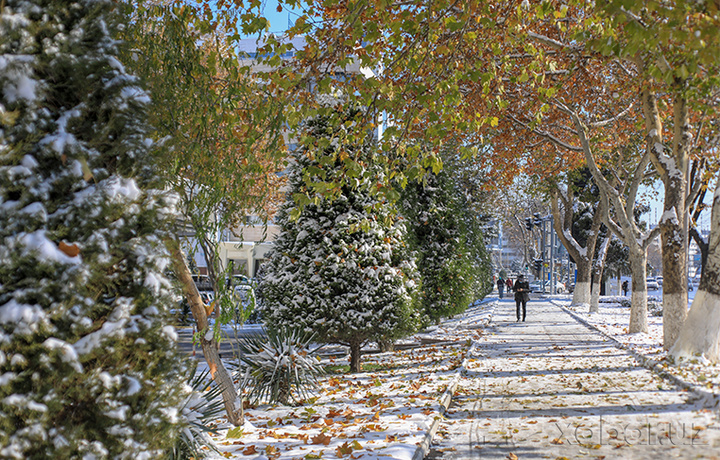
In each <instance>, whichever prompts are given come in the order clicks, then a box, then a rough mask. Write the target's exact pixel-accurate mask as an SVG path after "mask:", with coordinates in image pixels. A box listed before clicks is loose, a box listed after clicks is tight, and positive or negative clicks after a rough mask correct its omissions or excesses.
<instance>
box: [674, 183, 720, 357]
mask: <svg viewBox="0 0 720 460" xmlns="http://www.w3.org/2000/svg"><path fill="white" fill-rule="evenodd" d="M710 222H711V223H710V241H709V243H708V258H707V262H706V264H705V268H704V269H703V272H702V278H701V279H700V286H699V287H698V292H697V293H696V294H695V299H694V300H693V303H692V308H690V313H689V314H688V317H687V319H686V320H685V322H684V323H683V325H682V328H681V329H680V333H679V334H678V338H677V341H676V342H675V344H674V345H673V347H672V348H671V349H670V355H671V356H673V357H674V358H692V357H695V356H704V357H705V358H706V359H707V360H708V361H710V362H711V363H713V364H717V363H718V362H720V181H719V182H718V186H717V188H716V190H715V197H714V200H713V209H712V218H711V221H710Z"/></svg>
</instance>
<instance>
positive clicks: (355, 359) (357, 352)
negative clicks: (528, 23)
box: [350, 342, 362, 372]
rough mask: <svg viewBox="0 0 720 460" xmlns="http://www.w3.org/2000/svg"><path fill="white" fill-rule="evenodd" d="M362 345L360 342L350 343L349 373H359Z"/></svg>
mask: <svg viewBox="0 0 720 460" xmlns="http://www.w3.org/2000/svg"><path fill="white" fill-rule="evenodd" d="M361 346H362V344H361V343H360V342H351V343H350V372H360V371H361V369H362V368H361V366H360V356H361V354H362V349H361Z"/></svg>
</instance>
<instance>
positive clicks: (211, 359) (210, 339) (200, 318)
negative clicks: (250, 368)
mask: <svg viewBox="0 0 720 460" xmlns="http://www.w3.org/2000/svg"><path fill="white" fill-rule="evenodd" d="M167 245H168V247H169V249H170V255H171V257H172V262H173V270H174V271H175V275H176V276H177V277H178V280H179V281H180V284H181V285H182V290H183V294H184V295H185V297H186V298H187V301H188V303H189V304H190V309H191V310H192V314H193V317H194V318H195V321H196V323H197V328H198V331H201V332H202V337H201V338H200V346H201V347H202V351H203V355H204V356H205V360H206V361H207V363H208V366H209V367H210V375H211V376H212V378H213V380H215V382H216V383H217V384H218V386H219V387H220V388H221V390H222V396H223V402H224V403H225V411H226V412H227V417H228V421H229V422H230V423H232V424H233V425H235V426H240V425H242V424H243V422H244V419H245V414H244V411H243V404H242V401H241V400H240V398H238V393H237V390H236V388H235V383H234V382H233V379H232V377H231V376H230V373H229V372H228V371H227V369H225V365H224V364H223V362H222V359H220V354H219V353H218V347H217V342H216V340H215V335H214V334H213V331H212V330H211V329H210V327H209V324H208V320H207V315H206V313H205V306H204V305H203V302H202V299H200V293H199V292H198V290H197V287H196V286H195V283H194V282H193V280H192V274H191V273H190V269H189V268H188V266H187V263H186V262H185V257H183V254H182V251H181V250H180V245H179V244H178V242H177V241H168V243H167Z"/></svg>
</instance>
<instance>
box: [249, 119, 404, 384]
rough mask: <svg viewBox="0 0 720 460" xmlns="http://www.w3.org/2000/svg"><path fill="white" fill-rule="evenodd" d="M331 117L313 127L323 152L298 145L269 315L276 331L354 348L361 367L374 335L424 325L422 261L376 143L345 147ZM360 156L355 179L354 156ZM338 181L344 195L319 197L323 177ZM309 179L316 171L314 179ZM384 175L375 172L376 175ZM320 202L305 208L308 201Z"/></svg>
mask: <svg viewBox="0 0 720 460" xmlns="http://www.w3.org/2000/svg"><path fill="white" fill-rule="evenodd" d="M347 126H351V123H347V124H345V125H343V126H342V127H337V128H333V127H328V126H326V124H325V122H324V121H323V120H322V119H318V120H313V121H310V122H309V123H308V135H309V136H313V137H315V138H316V139H318V143H319V145H326V146H327V147H326V150H325V152H324V155H323V156H322V158H318V156H320V155H319V154H315V155H313V158H310V155H306V152H305V151H304V150H303V149H298V150H297V151H296V152H295V153H294V155H293V157H294V161H293V163H292V164H291V172H290V177H289V183H290V185H289V191H288V194H287V201H286V203H285V204H284V205H283V206H282V208H281V209H280V211H279V213H278V216H277V223H278V225H279V226H280V229H281V233H280V235H279V236H278V238H277V240H276V241H275V246H274V249H273V251H272V253H271V254H270V256H269V260H268V262H266V263H265V265H264V266H263V270H264V272H263V274H262V277H261V280H260V286H259V295H260V296H261V301H262V302H261V315H262V317H263V318H264V319H265V320H266V322H267V324H268V326H269V327H270V328H278V327H284V326H287V327H298V328H300V329H303V330H305V331H307V332H314V333H315V334H316V337H317V340H319V341H322V342H326V343H339V344H344V345H347V346H349V347H350V349H351V369H352V370H353V371H357V370H359V368H360V349H361V347H362V345H363V344H364V343H365V342H367V341H369V340H388V339H394V338H398V337H401V336H403V335H404V334H407V333H410V332H412V331H414V330H415V329H416V328H417V326H418V315H417V312H416V310H415V307H414V299H413V294H414V291H415V289H416V279H415V278H416V269H415V262H414V260H413V259H412V258H411V257H410V256H409V253H408V251H407V248H406V247H405V243H404V237H405V227H404V226H403V225H402V224H401V223H400V222H399V221H397V219H396V218H395V217H394V216H393V213H392V212H391V209H390V207H389V205H388V204H386V203H384V202H383V201H382V200H381V199H380V198H378V197H377V196H375V195H374V194H373V193H372V191H371V190H370V189H371V187H372V186H374V185H375V183H376V181H381V180H382V178H381V177H379V175H380V174H381V171H380V170H379V169H377V170H376V169H374V166H373V158H372V152H371V150H370V148H361V147H354V148H353V147H350V146H347V145H346V146H344V150H343V152H342V153H343V155H339V154H338V152H337V151H336V147H334V145H337V142H335V140H336V139H334V136H335V135H337V133H335V132H333V130H334V129H337V130H343V129H347V128H346V127H347ZM347 160H350V161H352V162H353V164H352V166H353V168H354V169H355V172H354V173H353V176H349V175H347V176H346V175H344V174H345V173H347V170H348V168H347V167H346V163H345V161H347ZM319 175H322V179H323V181H324V182H328V181H333V180H334V181H337V183H338V184H340V185H339V186H338V189H337V192H338V193H337V194H336V196H333V197H327V196H323V195H319V194H316V193H315V191H314V190H313V189H312V187H310V186H308V185H306V184H308V183H313V181H315V180H316V179H317V176H319ZM303 176H306V177H305V178H304V177H303ZM373 176H374V177H373ZM303 197H310V200H309V201H310V203H309V204H306V205H305V206H303V207H299V206H298V199H300V198H303Z"/></svg>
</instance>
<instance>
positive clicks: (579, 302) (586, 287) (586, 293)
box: [572, 279, 590, 307]
mask: <svg viewBox="0 0 720 460" xmlns="http://www.w3.org/2000/svg"><path fill="white" fill-rule="evenodd" d="M589 305H590V281H589V280H588V281H580V279H578V281H577V282H576V283H575V291H573V299H572V306H574V307H585V306H589Z"/></svg>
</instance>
